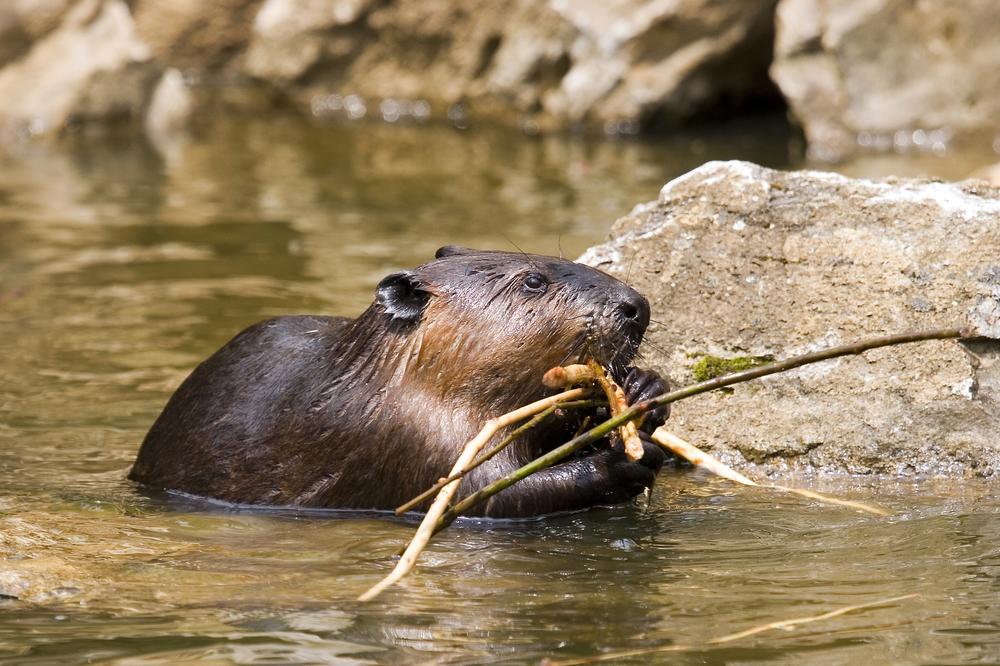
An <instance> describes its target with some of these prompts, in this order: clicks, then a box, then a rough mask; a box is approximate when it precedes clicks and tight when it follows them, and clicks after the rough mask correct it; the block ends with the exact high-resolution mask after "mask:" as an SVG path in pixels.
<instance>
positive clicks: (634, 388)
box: [621, 368, 670, 433]
mask: <svg viewBox="0 0 1000 666" xmlns="http://www.w3.org/2000/svg"><path fill="white" fill-rule="evenodd" d="M621 387H622V390H623V391H625V399H626V400H628V404H629V405H634V404H635V403H637V402H642V401H643V400H649V399H650V398H655V397H656V396H658V395H662V394H664V393H667V392H668V391H669V390H670V384H668V383H667V380H665V379H664V378H663V377H660V375H659V374H657V373H655V372H653V371H652V370H641V369H639V368H629V369H628V372H627V373H626V374H625V379H624V380H623V381H622V383H621ZM669 416H670V405H664V406H662V407H657V408H656V409H654V410H652V411H650V412H648V413H647V414H646V420H645V421H643V422H642V428H641V430H643V431H645V432H647V433H651V432H653V431H654V430H656V429H657V428H659V427H660V426H661V425H663V424H664V423H666V421H667V417H669Z"/></svg>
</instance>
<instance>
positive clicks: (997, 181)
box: [969, 162, 1000, 187]
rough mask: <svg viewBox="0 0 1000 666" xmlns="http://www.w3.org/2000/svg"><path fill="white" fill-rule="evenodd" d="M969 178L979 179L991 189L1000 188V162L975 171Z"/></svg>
mask: <svg viewBox="0 0 1000 666" xmlns="http://www.w3.org/2000/svg"><path fill="white" fill-rule="evenodd" d="M969 178H979V179H982V180H985V181H987V182H988V183H989V184H990V185H992V186H993V187H1000V162H997V163H996V164H990V165H989V166H985V167H982V168H979V169H976V170H975V171H974V172H972V173H971V174H970V175H969Z"/></svg>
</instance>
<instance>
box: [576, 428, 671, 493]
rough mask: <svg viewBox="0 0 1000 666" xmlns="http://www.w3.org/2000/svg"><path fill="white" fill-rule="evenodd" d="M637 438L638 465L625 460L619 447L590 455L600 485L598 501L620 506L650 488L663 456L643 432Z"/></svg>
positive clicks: (626, 457)
mask: <svg viewBox="0 0 1000 666" xmlns="http://www.w3.org/2000/svg"><path fill="white" fill-rule="evenodd" d="M639 438H640V439H641V440H642V449H643V452H642V453H643V454H642V458H640V459H639V460H638V461H637V462H632V461H631V460H629V459H628V456H626V455H625V452H624V450H623V449H622V447H621V445H620V444H618V445H615V446H612V447H611V448H607V449H601V450H600V451H598V452H597V453H595V454H593V457H594V460H593V462H594V463H595V466H596V468H597V476H598V479H597V481H598V485H600V486H603V488H600V490H599V491H598V492H599V494H600V496H601V501H603V502H607V503H609V504H619V503H621V502H626V501H628V500H630V499H632V498H633V497H635V496H636V495H638V494H639V493H641V492H642V491H643V490H645V489H646V488H650V487H652V485H653V481H654V480H655V479H656V474H657V472H659V471H660V468H661V467H663V463H664V461H665V460H666V454H665V453H664V452H663V449H661V448H660V447H659V446H657V445H656V444H655V443H654V442H653V441H652V440H651V439H650V438H649V435H647V434H646V433H641V434H640V436H639Z"/></svg>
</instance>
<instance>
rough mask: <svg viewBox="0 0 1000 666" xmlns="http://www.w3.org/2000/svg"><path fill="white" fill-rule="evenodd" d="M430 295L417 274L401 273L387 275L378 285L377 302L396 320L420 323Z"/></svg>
mask: <svg viewBox="0 0 1000 666" xmlns="http://www.w3.org/2000/svg"><path fill="white" fill-rule="evenodd" d="M429 299H430V294H429V293H428V292H427V291H426V290H424V285H423V284H422V283H421V282H420V278H418V277H417V275H416V273H413V272H411V271H400V272H399V273H393V274H392V275H387V276H386V277H384V278H383V279H382V281H381V282H379V283H378V289H377V291H376V298H375V300H377V301H378V303H379V305H381V306H382V307H383V308H385V312H386V314H388V315H389V316H391V317H392V318H393V319H394V320H399V321H404V322H407V323H415V322H418V321H420V316H421V315H422V314H423V311H424V306H425V305H427V301H428V300H429Z"/></svg>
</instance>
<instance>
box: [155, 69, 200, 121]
mask: <svg viewBox="0 0 1000 666" xmlns="http://www.w3.org/2000/svg"><path fill="white" fill-rule="evenodd" d="M192 106H193V101H192V99H191V92H190V90H188V87H187V85H186V84H185V83H184V76H183V75H182V74H181V73H180V71H179V70H176V69H168V70H167V71H165V72H164V73H163V76H161V77H160V80H159V82H158V83H157V84H156V88H154V90H153V95H152V98H151V99H150V101H149V109H148V110H147V111H146V132H147V133H148V134H149V135H150V136H154V137H162V136H164V135H167V134H170V133H171V132H176V131H177V130H179V129H181V128H182V127H183V126H184V125H185V124H186V123H187V121H188V118H190V116H191V111H192Z"/></svg>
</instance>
